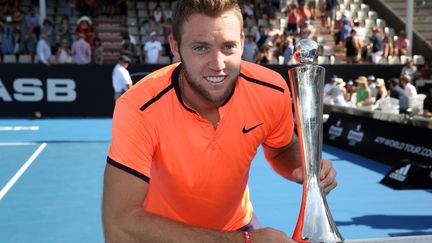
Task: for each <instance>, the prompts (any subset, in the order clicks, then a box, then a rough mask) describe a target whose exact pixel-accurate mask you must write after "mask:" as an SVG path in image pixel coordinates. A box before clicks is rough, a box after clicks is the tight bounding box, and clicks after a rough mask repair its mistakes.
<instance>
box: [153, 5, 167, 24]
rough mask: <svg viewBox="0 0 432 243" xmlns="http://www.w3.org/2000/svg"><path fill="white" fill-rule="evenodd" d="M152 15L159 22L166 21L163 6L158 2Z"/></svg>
mask: <svg viewBox="0 0 432 243" xmlns="http://www.w3.org/2000/svg"><path fill="white" fill-rule="evenodd" d="M152 15H153V17H154V20H155V21H156V22H157V23H162V22H163V21H164V18H163V12H162V8H161V6H160V5H159V4H157V5H156V6H155V8H154V9H153V11H152Z"/></svg>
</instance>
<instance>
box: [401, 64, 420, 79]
mask: <svg viewBox="0 0 432 243" xmlns="http://www.w3.org/2000/svg"><path fill="white" fill-rule="evenodd" d="M405 75H407V76H409V78H410V81H411V82H415V80H416V78H417V67H416V66H414V61H413V60H412V59H411V58H409V59H408V61H407V63H406V64H405V66H404V67H403V68H402V71H401V74H400V76H401V77H403V76H405Z"/></svg>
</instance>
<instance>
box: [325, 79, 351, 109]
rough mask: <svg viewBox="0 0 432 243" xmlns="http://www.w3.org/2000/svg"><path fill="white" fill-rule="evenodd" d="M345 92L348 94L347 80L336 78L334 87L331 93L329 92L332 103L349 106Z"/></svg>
mask: <svg viewBox="0 0 432 243" xmlns="http://www.w3.org/2000/svg"><path fill="white" fill-rule="evenodd" d="M345 94H346V89H345V82H344V81H343V79H341V78H336V80H335V82H334V83H333V86H332V88H331V89H330V94H329V95H330V97H331V101H332V104H335V105H341V106H347V105H348V104H347V102H346V101H345V98H344V97H345Z"/></svg>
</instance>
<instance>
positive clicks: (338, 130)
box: [328, 120, 343, 140]
mask: <svg viewBox="0 0 432 243" xmlns="http://www.w3.org/2000/svg"><path fill="white" fill-rule="evenodd" d="M340 125H341V120H338V121H337V122H336V125H331V126H330V128H329V131H328V134H329V135H330V136H329V139H330V140H335V139H336V138H338V137H340V136H341V135H342V132H343V128H342V127H341V126H340Z"/></svg>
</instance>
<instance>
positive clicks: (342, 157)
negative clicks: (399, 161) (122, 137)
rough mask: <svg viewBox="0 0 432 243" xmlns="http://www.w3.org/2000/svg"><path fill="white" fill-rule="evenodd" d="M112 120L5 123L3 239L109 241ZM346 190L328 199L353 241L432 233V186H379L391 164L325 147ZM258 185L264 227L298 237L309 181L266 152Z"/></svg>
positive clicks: (1, 143) (1, 141) (1, 127)
mask: <svg viewBox="0 0 432 243" xmlns="http://www.w3.org/2000/svg"><path fill="white" fill-rule="evenodd" d="M110 129H111V120H110V119H42V120H22V119H19V120H17V119H3V120H0V190H1V191H0V242H2V243H3V242H4V243H15V242H34V243H39V242H103V235H102V224H101V196H102V195H101V193H102V179H103V170H104V167H105V158H106V153H107V150H108V147H109V144H110V137H111V132H110ZM323 158H326V159H331V160H333V163H334V166H335V167H336V169H337V171H338V176H337V178H338V182H339V185H338V187H337V188H336V189H335V190H334V191H333V192H332V193H331V194H330V195H329V196H328V197H327V200H328V203H329V205H330V209H331V211H332V214H333V218H334V219H335V221H336V223H337V225H338V228H339V230H340V231H341V233H342V235H343V236H344V237H345V239H360V238H381V237H390V236H391V237H393V236H408V235H425V234H428V235H430V234H432V193H431V192H432V191H427V190H394V189H391V188H388V187H386V186H383V185H381V184H379V181H380V180H381V179H382V178H383V176H384V175H385V174H386V173H387V172H388V170H389V169H390V167H388V166H387V165H384V164H381V163H378V162H376V161H372V160H368V159H366V158H364V157H361V156H358V155H354V154H352V153H349V152H345V151H342V150H339V149H337V148H334V147H330V146H324V153H323ZM249 184H250V188H251V195H252V200H253V203H254V207H255V211H256V214H257V216H258V218H259V219H260V221H261V224H262V225H263V226H272V227H275V228H278V229H281V230H283V231H285V232H286V233H287V234H288V235H291V234H292V231H293V229H294V227H295V223H296V221H297V216H298V210H299V207H300V200H301V186H300V185H296V184H293V183H291V182H288V181H285V180H283V179H282V178H280V177H279V176H277V175H276V173H275V172H273V171H272V170H271V169H270V167H269V166H268V164H267V163H266V162H265V160H264V156H263V155H262V153H261V152H259V153H258V154H257V157H256V158H255V160H254V161H253V164H252V170H251V174H250V183H249Z"/></svg>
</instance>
